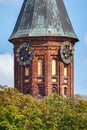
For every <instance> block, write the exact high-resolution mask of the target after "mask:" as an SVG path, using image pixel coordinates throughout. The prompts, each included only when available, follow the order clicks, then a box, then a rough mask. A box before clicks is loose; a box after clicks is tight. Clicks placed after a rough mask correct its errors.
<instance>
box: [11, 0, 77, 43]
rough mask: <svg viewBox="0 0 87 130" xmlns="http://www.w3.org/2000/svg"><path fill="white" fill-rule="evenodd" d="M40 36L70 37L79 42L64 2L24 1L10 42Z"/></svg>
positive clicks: (55, 0)
mask: <svg viewBox="0 0 87 130" xmlns="http://www.w3.org/2000/svg"><path fill="white" fill-rule="evenodd" d="M38 36H57V37H69V38H73V39H74V40H75V41H78V38H77V36H76V34H75V32H74V30H73V28H72V25H71V22H70V19H69V17H68V14H67V11H66V8H65V6H64V2H63V0H24V2H23V5H22V8H21V11H20V14H19V16H18V19H17V22H16V25H15V27H14V30H13V33H12V35H11V36H10V38H9V40H10V41H11V40H12V39H15V38H22V37H38Z"/></svg>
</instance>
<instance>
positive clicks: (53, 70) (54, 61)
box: [52, 59, 56, 76]
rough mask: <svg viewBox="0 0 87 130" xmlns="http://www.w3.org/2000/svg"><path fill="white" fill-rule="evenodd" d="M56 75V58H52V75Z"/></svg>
mask: <svg viewBox="0 0 87 130" xmlns="http://www.w3.org/2000/svg"><path fill="white" fill-rule="evenodd" d="M55 75H56V60H55V59H53V60H52V76H55Z"/></svg>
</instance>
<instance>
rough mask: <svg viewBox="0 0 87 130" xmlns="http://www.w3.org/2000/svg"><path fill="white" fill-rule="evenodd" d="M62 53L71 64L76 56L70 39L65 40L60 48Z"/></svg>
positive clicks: (64, 59)
mask: <svg viewBox="0 0 87 130" xmlns="http://www.w3.org/2000/svg"><path fill="white" fill-rule="evenodd" d="M60 55H61V58H62V61H63V62H64V63H65V64H70V63H71V61H72V59H73V56H74V48H73V45H72V44H71V43H70V42H68V41H66V42H64V43H63V44H62V45H61V48H60Z"/></svg>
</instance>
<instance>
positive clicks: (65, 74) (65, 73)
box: [64, 66, 67, 77]
mask: <svg viewBox="0 0 87 130" xmlns="http://www.w3.org/2000/svg"><path fill="white" fill-rule="evenodd" d="M64 77H67V66H64Z"/></svg>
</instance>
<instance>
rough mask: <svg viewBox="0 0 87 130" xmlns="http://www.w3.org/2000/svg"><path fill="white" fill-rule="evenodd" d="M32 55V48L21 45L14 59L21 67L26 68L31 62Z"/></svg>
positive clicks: (27, 45)
mask: <svg viewBox="0 0 87 130" xmlns="http://www.w3.org/2000/svg"><path fill="white" fill-rule="evenodd" d="M33 55H34V53H33V48H32V46H31V45H30V44H27V43H23V44H21V45H20V46H19V48H17V53H16V59H17V62H18V63H19V65H21V66H28V65H29V64H30V63H31V61H32V58H33Z"/></svg>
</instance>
